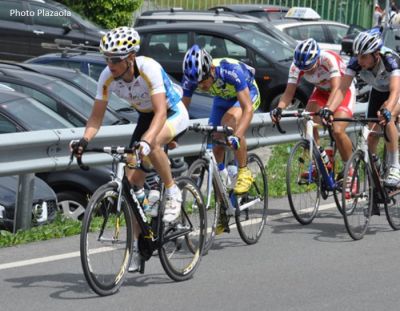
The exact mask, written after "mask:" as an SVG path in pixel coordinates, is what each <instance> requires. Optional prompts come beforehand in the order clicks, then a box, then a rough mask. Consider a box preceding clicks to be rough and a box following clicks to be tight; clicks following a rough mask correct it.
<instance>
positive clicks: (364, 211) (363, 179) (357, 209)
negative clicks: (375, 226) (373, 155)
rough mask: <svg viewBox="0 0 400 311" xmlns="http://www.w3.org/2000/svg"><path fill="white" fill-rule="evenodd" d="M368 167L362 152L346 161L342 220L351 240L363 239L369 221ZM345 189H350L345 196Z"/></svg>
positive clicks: (371, 194)
mask: <svg viewBox="0 0 400 311" xmlns="http://www.w3.org/2000/svg"><path fill="white" fill-rule="evenodd" d="M368 165H369V164H367V163H365V161H364V152H363V151H362V150H357V151H355V152H354V153H353V155H352V156H351V157H350V159H349V160H348V162H347V164H346V167H345V170H344V177H343V183H344V186H343V192H342V208H343V219H344V224H345V226H346V230H347V232H348V233H349V235H350V236H351V238H352V239H353V240H360V239H362V238H363V237H364V235H365V233H366V231H367V229H368V225H369V222H370V219H371V211H372V203H373V190H372V188H373V187H372V182H371V181H372V176H371V173H370V170H369V167H368ZM350 171H352V173H351V174H350ZM347 181H349V182H347ZM345 183H346V184H345ZM346 188H349V189H350V191H347V194H346ZM346 196H347V197H346Z"/></svg>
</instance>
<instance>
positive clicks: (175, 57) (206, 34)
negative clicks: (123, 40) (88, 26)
mask: <svg viewBox="0 0 400 311" xmlns="http://www.w3.org/2000/svg"><path fill="white" fill-rule="evenodd" d="M136 30H137V31H138V32H139V34H140V36H141V48H140V51H139V53H140V54H143V55H147V56H151V57H153V58H155V59H156V60H157V61H159V62H160V64H161V65H162V66H163V67H164V68H165V70H166V71H167V72H168V73H169V74H170V75H172V76H173V77H174V78H176V79H177V80H178V81H181V79H182V60H183V57H184V55H185V53H186V51H187V49H188V48H189V47H190V46H192V45H193V44H195V43H197V44H200V45H201V46H203V47H204V48H205V49H206V50H208V51H209V52H210V54H211V56H212V57H214V58H218V57H230V58H235V59H238V60H240V61H243V62H244V63H247V64H248V65H250V66H252V67H253V68H255V69H256V80H257V84H258V87H259V88H260V93H261V105H260V106H261V107H260V109H261V111H269V109H270V107H271V106H273V105H276V104H277V103H278V101H279V98H280V96H281V95H282V93H283V92H284V90H285V88H286V84H287V77H288V72H289V67H290V65H291V63H292V60H293V49H291V48H289V47H288V46H286V45H284V44H282V43H281V42H279V41H277V40H275V39H274V38H272V37H271V36H267V35H265V34H263V33H261V32H258V31H254V30H249V29H247V28H246V27H244V26H242V25H232V24H220V25H219V26H218V27H215V24H213V23H174V24H164V25H153V26H146V27H138V28H136ZM311 90H312V86H311V85H309V84H302V85H301V86H300V87H299V88H298V89H297V92H296V95H295V100H294V104H293V105H294V106H304V105H305V103H306V102H307V99H308V96H309V95H310V94H311Z"/></svg>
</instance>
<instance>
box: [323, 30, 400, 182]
mask: <svg viewBox="0 0 400 311" xmlns="http://www.w3.org/2000/svg"><path fill="white" fill-rule="evenodd" d="M353 52H354V56H353V57H352V58H351V59H350V60H349V63H348V65H347V69H346V72H345V75H344V76H343V79H342V81H341V85H340V88H338V89H337V91H336V93H335V94H334V96H333V97H332V98H330V100H329V102H328V105H329V107H336V106H337V105H338V103H340V102H341V101H342V98H343V96H344V94H345V93H346V91H347V90H348V88H349V86H350V84H351V81H352V80H353V78H354V76H355V75H356V74H357V73H359V74H360V78H361V79H363V80H364V81H365V82H367V83H368V84H369V85H371V86H372V89H371V93H370V99H369V105H368V117H371V118H374V117H375V118H376V117H377V116H378V117H379V118H381V124H387V126H386V133H387V136H388V138H389V142H388V143H386V146H387V151H388V158H387V161H388V166H389V171H388V174H387V176H386V178H385V180H384V184H385V185H386V186H387V187H398V186H399V185H400V166H399V150H398V137H399V135H398V132H397V128H396V126H395V124H394V121H393V120H395V119H396V117H397V116H398V115H399V112H400V57H399V56H398V55H397V54H396V53H395V52H394V51H392V50H391V49H388V48H386V47H384V46H383V41H382V34H381V32H380V30H379V29H378V28H372V29H370V30H368V31H365V32H361V33H359V34H358V35H357V37H356V38H355V39H354V42H353ZM371 126H372V125H371ZM378 141H379V137H372V136H371V137H369V148H370V150H371V152H372V153H376V150H377V145H378Z"/></svg>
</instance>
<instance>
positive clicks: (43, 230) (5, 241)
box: [0, 214, 81, 247]
mask: <svg viewBox="0 0 400 311" xmlns="http://www.w3.org/2000/svg"><path fill="white" fill-rule="evenodd" d="M80 232H81V222H80V221H76V220H72V219H69V218H65V217H63V216H62V215H61V214H60V215H57V217H56V219H55V220H54V221H53V222H52V223H50V224H48V225H43V226H37V227H33V228H31V229H30V230H25V231H22V230H19V231H17V233H15V234H13V233H11V232H9V231H5V230H0V247H7V246H13V245H19V244H25V243H29V242H34V241H43V240H49V239H54V238H63V237H67V236H71V235H77V234H79V233H80Z"/></svg>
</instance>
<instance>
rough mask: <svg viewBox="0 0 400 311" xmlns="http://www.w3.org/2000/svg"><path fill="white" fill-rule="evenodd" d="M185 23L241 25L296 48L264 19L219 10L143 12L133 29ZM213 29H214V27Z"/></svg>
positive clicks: (294, 44)
mask: <svg viewBox="0 0 400 311" xmlns="http://www.w3.org/2000/svg"><path fill="white" fill-rule="evenodd" d="M187 22H196V23H198V22H208V23H210V22H212V23H217V24H235V25H242V26H243V27H246V28H248V29H251V30H258V31H261V32H262V33H264V34H266V35H268V36H271V37H273V38H275V39H277V40H279V41H281V42H282V43H283V44H286V45H288V46H290V47H295V46H296V41H295V40H294V39H293V38H292V37H290V36H288V35H287V34H285V33H283V32H282V31H280V30H278V29H277V28H275V27H274V26H273V25H272V24H271V23H269V21H267V20H266V19H259V18H257V17H254V16H250V15H243V14H240V13H236V12H226V11H223V10H221V9H216V10H214V11H189V10H175V9H171V10H155V11H145V12H143V13H142V14H141V15H140V16H138V17H137V18H136V20H135V27H140V26H148V25H155V24H170V23H187ZM213 28H215V25H214V26H213Z"/></svg>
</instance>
